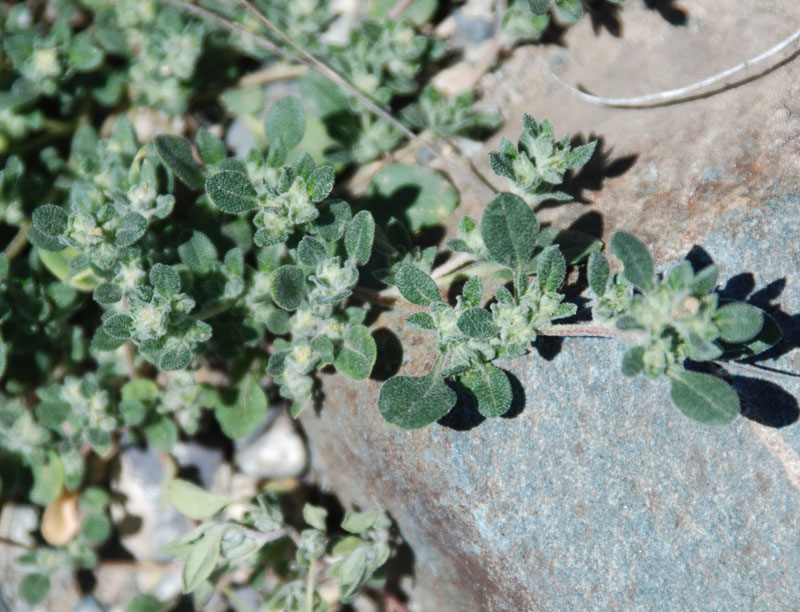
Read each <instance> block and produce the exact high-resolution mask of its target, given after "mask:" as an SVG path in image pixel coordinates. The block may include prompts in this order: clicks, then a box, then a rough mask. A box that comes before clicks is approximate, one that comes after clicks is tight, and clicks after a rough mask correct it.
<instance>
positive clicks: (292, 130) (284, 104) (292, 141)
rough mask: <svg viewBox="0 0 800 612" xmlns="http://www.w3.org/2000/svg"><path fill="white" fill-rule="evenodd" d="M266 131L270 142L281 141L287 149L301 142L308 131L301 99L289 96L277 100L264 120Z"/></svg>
mask: <svg viewBox="0 0 800 612" xmlns="http://www.w3.org/2000/svg"><path fill="white" fill-rule="evenodd" d="M264 132H265V133H266V135H267V138H268V139H269V141H270V144H273V143H277V142H280V143H281V144H282V145H283V147H285V150H286V151H290V150H292V149H293V148H294V147H296V146H297V145H298V144H300V141H301V140H303V135H304V134H305V133H306V114H305V111H304V110H303V104H302V103H301V102H300V100H298V99H297V98H295V97H293V96H287V97H286V98H281V99H280V100H278V101H277V102H275V104H273V105H272V108H270V109H269V112H268V113H267V117H266V120H265V121H264Z"/></svg>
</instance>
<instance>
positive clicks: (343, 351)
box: [333, 325, 378, 380]
mask: <svg viewBox="0 0 800 612" xmlns="http://www.w3.org/2000/svg"><path fill="white" fill-rule="evenodd" d="M377 356H378V347H377V346H376V344H375V339H374V338H373V337H372V336H371V335H370V333H369V330H368V329H367V328H366V327H364V326H363V325H350V326H349V327H348V328H347V331H346V332H345V334H344V342H343V344H342V347H341V348H340V349H339V352H338V353H337V355H336V359H334V362H333V366H334V367H335V368H336V371H337V372H339V373H341V374H344V375H345V376H347V377H348V378H352V379H353V380H363V379H365V378H367V377H368V376H369V375H370V373H372V367H373V366H374V365H375V359H376V358H377Z"/></svg>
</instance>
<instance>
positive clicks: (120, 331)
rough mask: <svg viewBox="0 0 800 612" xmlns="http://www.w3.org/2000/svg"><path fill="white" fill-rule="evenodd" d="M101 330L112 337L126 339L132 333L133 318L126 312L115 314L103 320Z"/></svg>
mask: <svg viewBox="0 0 800 612" xmlns="http://www.w3.org/2000/svg"><path fill="white" fill-rule="evenodd" d="M103 331H105V332H106V333H107V334H108V335H109V336H111V337H112V338H117V339H119V340H127V339H128V338H130V337H131V334H132V333H133V319H132V318H131V317H130V316H129V315H126V314H116V315H112V316H110V317H108V318H107V319H106V320H105V321H103Z"/></svg>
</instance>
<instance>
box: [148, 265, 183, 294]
mask: <svg viewBox="0 0 800 612" xmlns="http://www.w3.org/2000/svg"><path fill="white" fill-rule="evenodd" d="M148 276H149V278H150V284H151V285H153V288H154V289H155V290H156V291H158V292H159V293H160V294H161V295H163V296H164V297H170V296H173V295H176V294H178V293H180V291H181V277H180V274H178V271H177V270H176V269H175V268H173V267H172V266H166V265H164V264H161V263H157V264H154V265H153V267H152V268H150V274H149V275H148Z"/></svg>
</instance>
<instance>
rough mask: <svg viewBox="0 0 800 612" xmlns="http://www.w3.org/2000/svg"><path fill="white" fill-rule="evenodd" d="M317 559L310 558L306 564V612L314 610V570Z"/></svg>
mask: <svg viewBox="0 0 800 612" xmlns="http://www.w3.org/2000/svg"><path fill="white" fill-rule="evenodd" d="M316 566H317V560H316V559H311V564H310V565H309V566H308V578H307V579H306V612H314V570H315V569H316Z"/></svg>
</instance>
